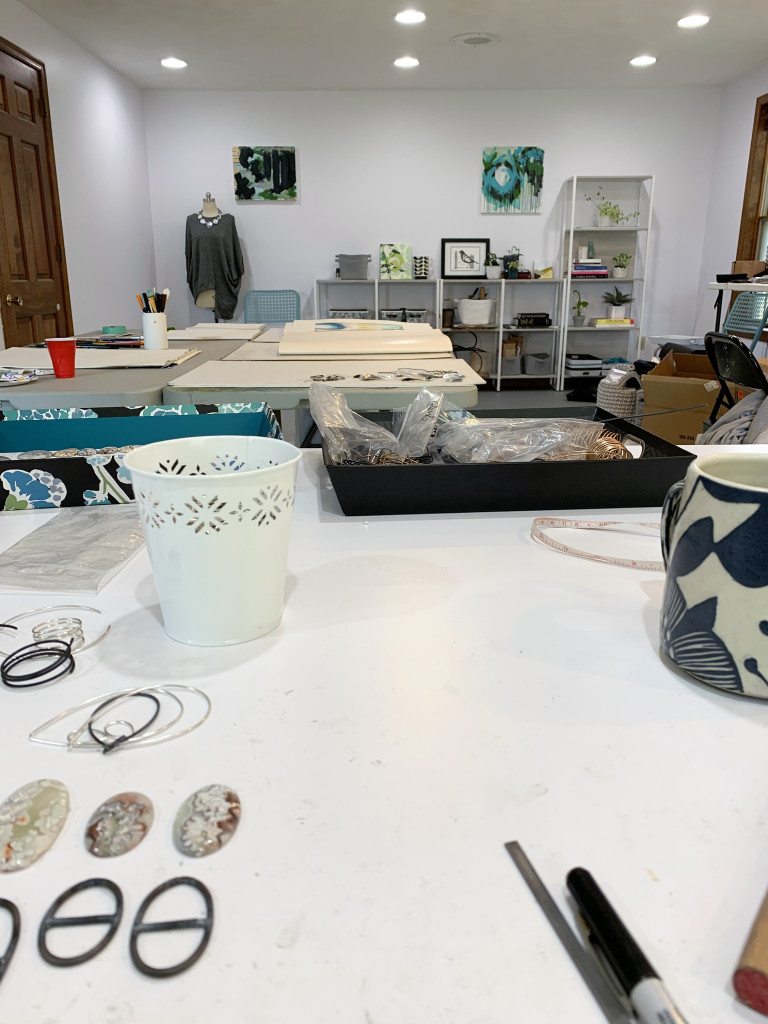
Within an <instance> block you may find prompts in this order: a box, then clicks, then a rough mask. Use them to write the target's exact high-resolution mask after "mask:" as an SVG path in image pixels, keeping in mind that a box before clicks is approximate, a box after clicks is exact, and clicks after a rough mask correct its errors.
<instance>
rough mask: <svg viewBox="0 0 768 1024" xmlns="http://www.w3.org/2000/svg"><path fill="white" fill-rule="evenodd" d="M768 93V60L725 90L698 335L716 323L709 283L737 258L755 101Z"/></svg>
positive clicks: (717, 130) (716, 142)
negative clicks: (708, 287) (767, 62)
mask: <svg viewBox="0 0 768 1024" xmlns="http://www.w3.org/2000/svg"><path fill="white" fill-rule="evenodd" d="M766 93H768V64H764V65H762V67H759V68H755V69H754V70H753V71H751V72H749V74H747V75H743V76H742V77H741V78H737V79H736V80H735V81H734V82H731V83H730V84H729V85H727V86H725V87H724V89H723V91H722V98H721V101H720V115H719V117H718V121H717V129H716V136H715V152H714V159H713V161H712V190H711V193H710V197H709V206H708V209H707V225H706V233H705V238H704V249H703V253H702V262H701V275H700V286H699V317H698V321H697V324H696V332H697V334H699V335H701V334H704V333H705V332H706V331H710V330H712V329H713V328H714V313H713V312H712V305H713V303H714V300H715V295H716V294H717V293H716V292H714V291H711V290H709V289H707V283H708V282H710V281H714V280H715V274H718V273H722V274H725V273H728V271H729V270H730V269H731V262H732V261H733V260H734V259H735V258H736V245H737V242H738V239H739V225H740V223H741V208H742V204H743V202H744V187H745V184H746V179H747V164H748V162H749V149H750V145H751V142H752V127H753V124H754V120H755V102H756V100H757V98H758V96H765V94H766Z"/></svg>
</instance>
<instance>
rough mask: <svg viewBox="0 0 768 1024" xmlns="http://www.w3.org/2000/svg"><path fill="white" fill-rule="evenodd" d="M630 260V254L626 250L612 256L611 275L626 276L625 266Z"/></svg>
mask: <svg viewBox="0 0 768 1024" xmlns="http://www.w3.org/2000/svg"><path fill="white" fill-rule="evenodd" d="M631 261H632V254H631V253H628V252H620V253H619V255H618V256H614V257H613V276H614V277H626V276H627V267H628V266H629V264H630V262H631Z"/></svg>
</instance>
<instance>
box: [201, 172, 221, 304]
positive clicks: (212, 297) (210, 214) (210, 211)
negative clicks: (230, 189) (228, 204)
mask: <svg viewBox="0 0 768 1024" xmlns="http://www.w3.org/2000/svg"><path fill="white" fill-rule="evenodd" d="M220 213H221V210H220V209H219V208H218V206H217V205H216V200H215V199H213V198H212V197H211V193H210V192H206V193H205V199H204V200H203V208H202V210H201V211H200V216H201V217H205V219H206V220H213V219H214V218H215V217H218V216H219V214H220ZM195 305H196V306H200V307H201V308H202V309H214V308H215V306H216V292H215V291H214V289H213V288H206V290H205V291H202V292H200V294H199V295H198V296H197V298H196V299H195ZM215 319H216V321H217V322H218V319H219V318H218V317H216V318H215Z"/></svg>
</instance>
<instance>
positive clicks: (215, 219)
mask: <svg viewBox="0 0 768 1024" xmlns="http://www.w3.org/2000/svg"><path fill="white" fill-rule="evenodd" d="M197 219H198V220H199V221H200V223H201V224H205V226H206V227H207V228H212V227H213V225H214V224H218V223H219V221H220V220H221V210H219V212H218V214H217V215H216V216H215V217H211V218H210V219H209V218H208V217H204V216H203V211H202V210H200V212H199V213H198V215H197Z"/></svg>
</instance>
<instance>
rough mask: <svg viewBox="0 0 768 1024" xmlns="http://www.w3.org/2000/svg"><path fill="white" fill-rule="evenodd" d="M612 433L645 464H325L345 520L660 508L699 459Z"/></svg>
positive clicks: (638, 432) (628, 431) (650, 440)
mask: <svg viewBox="0 0 768 1024" xmlns="http://www.w3.org/2000/svg"><path fill="white" fill-rule="evenodd" d="M610 429H611V430H614V431H616V433H618V434H620V435H624V436H626V437H627V438H628V439H630V440H631V439H635V440H637V441H640V442H642V444H643V446H644V450H643V454H642V456H641V457H640V458H637V459H632V461H629V460H625V461H621V462H619V461H616V462H613V461H610V462H608V461H606V462H586V461H583V462H515V463H506V464H492V465H486V466H444V465H424V466H365V465H362V466H334V465H329V464H328V454H327V451H326V450H325V447H323V456H324V461H325V464H326V469H327V470H328V475H329V476H330V478H331V483H332V484H333V489H334V490H335V492H336V497H337V498H338V499H339V504H340V505H341V508H342V511H343V512H344V514H345V515H348V516H383V515H413V514H427V513H440V512H513V511H523V510H528V509H535V510H537V511H542V512H543V511H554V510H556V509H575V508H596V509H599V508H632V507H641V508H645V507H648V506H655V505H661V503H662V502H663V501H664V496H665V495H666V493H667V491H668V490H669V488H670V487H671V486H672V484H674V483H676V482H677V481H678V480H682V478H683V477H684V476H685V471H686V469H687V467H688V463H689V462H691V461H692V460H693V459H694V456H693V455H691V454H690V453H689V452H686V451H683V449H682V448H679V447H678V446H677V445H674V444H670V442H669V441H664V440H663V439H662V438H660V437H656V435H655V434H651V433H649V432H648V431H647V430H642V429H641V428H640V427H636V426H634V425H633V424H631V423H629V422H627V421H626V420H612V421H611V423H610Z"/></svg>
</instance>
